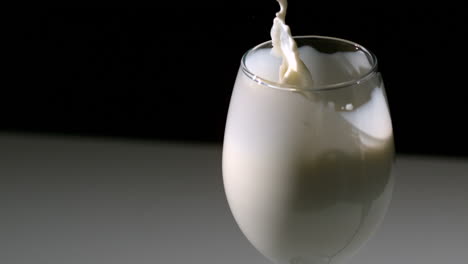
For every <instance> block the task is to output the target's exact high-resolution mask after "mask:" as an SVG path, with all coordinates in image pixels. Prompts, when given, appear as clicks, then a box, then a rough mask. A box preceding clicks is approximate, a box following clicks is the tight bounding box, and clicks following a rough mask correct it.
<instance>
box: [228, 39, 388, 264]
mask: <svg viewBox="0 0 468 264" xmlns="http://www.w3.org/2000/svg"><path fill="white" fill-rule="evenodd" d="M298 52H299V54H300V56H301V59H302V61H303V62H304V64H305V65H306V66H307V68H308V69H309V70H310V71H311V75H312V76H314V83H315V84H317V85H320V84H323V83H339V82H342V81H344V80H349V79H355V78H356V77H357V76H360V75H361V74H362V73H363V72H366V71H368V70H369V68H370V67H371V66H370V63H369V61H368V58H367V57H366V55H365V54H364V53H362V52H359V51H357V52H341V53H334V54H324V53H320V52H318V51H316V50H315V49H313V48H311V47H301V48H299V50H298ZM281 63H282V61H281V58H278V57H275V56H273V55H272V54H271V50H270V49H261V50H257V51H255V52H254V53H253V54H251V55H249V56H248V57H247V61H246V66H247V67H248V68H249V69H250V71H251V72H254V73H256V74H257V75H258V76H262V77H263V78H265V79H268V80H271V81H274V82H278V81H279V78H280V77H279V76H280V74H279V71H280V70H279V68H280V65H281ZM392 158H393V136H392V127H391V121H390V115H389V112H388V108H387V103H386V100H385V96H384V88H383V85H382V83H380V81H379V79H378V78H371V79H369V80H367V81H364V82H362V83H361V84H359V85H357V86H356V88H345V89H338V90H335V91H328V92H324V93H320V94H319V93H318V94H314V98H313V99H310V98H309V97H308V96H304V94H301V93H297V92H288V91H283V90H278V89H273V88H268V87H265V86H262V85H260V84H258V83H257V82H254V81H252V80H251V79H249V77H247V76H246V75H245V74H244V73H243V72H242V71H239V74H238V77H237V81H236V84H235V86H234V91H233V95H232V98H231V105H230V108H229V114H228V120H227V124H226V132H225V139H224V149H223V177H224V184H225V190H226V195H227V198H228V202H229V205H230V207H231V210H232V213H233V215H234V217H235V219H236V221H237V223H238V224H239V226H240V228H241V230H242V231H243V233H244V234H245V235H246V237H247V238H248V239H249V240H250V242H251V243H252V244H253V245H254V246H255V247H256V248H257V249H258V250H259V251H260V252H262V253H263V254H264V255H265V256H267V257H268V258H270V259H271V260H273V261H274V262H276V263H295V261H302V262H297V263H341V261H342V260H343V259H346V258H347V257H349V256H350V255H352V254H353V253H354V252H355V251H356V250H357V248H358V247H360V246H361V245H362V244H363V242H364V241H365V240H367V238H368V237H369V236H370V234H371V233H372V232H373V230H374V229H375V228H376V226H377V224H378V223H379V222H380V220H381V219H382V217H383V215H384V213H385V210H386V208H387V205H388V203H389V201H390V196H391V189H392V183H393V178H392V177H391V175H390V170H391V163H392Z"/></svg>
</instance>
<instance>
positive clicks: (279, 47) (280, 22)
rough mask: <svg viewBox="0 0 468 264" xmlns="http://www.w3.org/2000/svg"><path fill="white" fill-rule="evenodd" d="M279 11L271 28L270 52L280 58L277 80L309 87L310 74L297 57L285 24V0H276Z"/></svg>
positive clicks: (297, 53)
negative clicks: (271, 46)
mask: <svg viewBox="0 0 468 264" xmlns="http://www.w3.org/2000/svg"><path fill="white" fill-rule="evenodd" d="M277 1H278V3H279V5H280V11H279V12H278V13H276V18H275V19H274V20H273V27H272V28H271V33H270V34H271V40H272V43H273V49H272V53H273V54H274V55H275V56H277V57H279V58H282V63H281V66H280V68H279V69H280V71H279V82H280V83H284V84H290V85H295V86H298V87H310V86H311V85H312V84H313V81H312V76H310V72H309V70H308V69H307V67H306V66H305V65H304V63H303V62H302V60H301V59H300V58H299V52H298V50H297V45H296V42H295V41H294V39H293V38H292V36H291V30H290V29H289V26H288V25H286V22H285V20H286V9H287V7H288V2H287V1H286V0H277Z"/></svg>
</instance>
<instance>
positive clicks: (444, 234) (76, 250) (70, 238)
mask: <svg viewBox="0 0 468 264" xmlns="http://www.w3.org/2000/svg"><path fill="white" fill-rule="evenodd" d="M395 173H396V176H397V178H396V179H397V183H396V185H395V192H394V198H393V201H392V204H391V206H390V209H389V211H388V214H387V217H386V219H385V221H384V222H383V224H382V225H381V227H380V229H379V231H378V232H377V233H376V235H375V236H374V237H373V238H372V239H371V240H370V241H369V242H368V243H367V245H365V246H364V247H363V248H362V250H361V251H360V252H359V253H358V254H357V255H356V256H355V257H354V259H353V261H352V262H351V263H350V264H377V263H378V264H395V263H411V264H419V263H420V264H441V263H447V264H466V263H467V262H466V261H467V259H468V160H466V159H464V160H461V159H459V160H455V159H443V158H428V157H410V156H399V157H398V159H397V163H396V169H395ZM0 263H2V264H20V263H21V264H29V263H31V264H32V263H34V264H46V263H47V264H78V263H79V264H85V263H86V264H94V263H96V264H97V263H99V264H107V263H109V264H111V263H112V264H124V263H125V264H128V263H132V264H150V263H151V264H155V263H161V264H162V263H164V264H167V263H177V264H179V263H190V264H198V263H200V264H210V263H216V264H220V263H222V264H234V263H235V264H243V263H246V264H247V263H248V264H267V263H269V262H268V261H267V260H265V259H264V258H263V257H262V256H261V255H260V254H259V253H257V251H256V250H255V249H254V248H253V247H252V246H251V245H250V244H249V243H248V242H247V240H246V239H245V238H244V237H243V235H242V234H241V232H240V230H239V229H238V227H237V226H236V224H235V222H234V220H233V218H232V216H231V213H230V211H229V208H228V205H227V202H226V199H225V197H224V191H223V186H222V176H221V147H220V146H218V145H201V144H199V145H197V144H188V145H187V144H169V143H161V142H159V143H158V142H144V141H141V142H130V141H112V140H96V139H93V140H91V139H76V138H75V139H66V138H53V137H37V136H34V137H32V136H17V135H5V134H3V135H0Z"/></svg>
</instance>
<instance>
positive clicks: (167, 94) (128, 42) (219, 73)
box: [0, 0, 468, 157]
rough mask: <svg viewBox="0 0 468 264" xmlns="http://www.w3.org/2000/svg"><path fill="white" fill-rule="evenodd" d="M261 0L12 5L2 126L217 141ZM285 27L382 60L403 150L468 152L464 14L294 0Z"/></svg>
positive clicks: (264, 17) (266, 15)
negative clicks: (243, 0)
mask: <svg viewBox="0 0 468 264" xmlns="http://www.w3.org/2000/svg"><path fill="white" fill-rule="evenodd" d="M192 3H193V2H192ZM255 3H256V4H255V5H252V4H251V3H250V4H249V5H244V7H243V8H239V7H238V6H239V5H238V4H236V6H233V4H232V3H230V1H226V2H222V1H220V2H219V3H218V4H216V5H208V4H206V3H205V4H203V5H202V6H198V7H196V6H195V5H192V4H191V5H190V6H189V5H186V4H183V3H182V2H179V3H178V4H175V5H174V6H171V7H159V8H152V9H149V8H147V9H61V10H55V9H47V10H38V9H34V10H16V11H14V12H12V13H11V16H10V17H9V18H10V20H9V21H10V22H9V25H8V27H7V28H8V30H7V31H5V32H4V36H5V37H4V42H5V43H7V44H8V45H7V46H8V47H7V48H4V50H3V54H4V66H6V67H5V68H6V70H4V81H3V85H2V89H1V90H2V96H1V97H0V100H1V101H0V110H1V112H0V113H1V114H0V117H1V126H0V131H8V132H32V133H42V134H44V133H45V134H50V133H52V134H66V135H78V136H99V137H125V138H138V139H150V140H175V141H197V142H218V143H221V142H222V137H223V131H224V123H225V118H226V114H227V109H228V105H229V99H230V94H231V91H232V87H233V84H234V80H235V77H236V73H237V70H238V67H239V63H240V58H241V56H242V55H243V53H244V52H245V51H246V50H247V49H249V48H251V47H252V46H254V45H256V44H258V43H260V42H263V41H266V40H268V39H269V38H270V36H269V30H270V27H271V24H272V20H273V18H274V15H275V12H276V11H278V5H277V4H276V3H275V1H273V0H271V1H263V2H260V1H258V2H255ZM158 12H160V15H158ZM287 23H288V24H289V25H290V27H291V30H292V33H293V34H294V35H311V34H313V35H328V36H335V37H340V38H345V39H349V40H352V41H355V42H357V43H359V44H362V45H363V46H365V47H367V48H368V49H369V50H371V51H373V52H374V53H375V54H376V55H377V57H378V59H379V67H380V71H381V72H382V74H383V77H384V81H385V83H386V89H387V94H388V99H389V103H390V108H391V113H392V119H393V126H394V133H395V140H396V147H397V151H398V152H400V153H413V154H436V155H451V156H463V157H468V146H467V140H466V136H467V134H468V129H467V128H466V123H467V120H468V115H467V114H468V110H467V108H468V97H467V96H466V95H465V94H467V93H466V89H467V88H468V87H467V86H468V82H467V81H466V80H467V79H466V77H467V76H468V74H467V73H466V70H467V67H466V65H465V63H466V50H467V49H468V44H467V42H465V39H466V37H467V31H466V26H465V24H466V10H463V9H457V8H440V7H438V8H433V9H428V8H418V9H411V8H406V9H405V8H401V7H400V8H398V9H394V8H390V7H385V8H379V7H376V6H374V5H370V6H367V7H364V5H356V6H352V7H342V6H338V5H336V6H333V5H331V6H329V7H327V9H326V8H324V7H319V6H318V5H316V4H315V3H313V2H310V1H297V0H296V1H290V4H289V9H288V15H287Z"/></svg>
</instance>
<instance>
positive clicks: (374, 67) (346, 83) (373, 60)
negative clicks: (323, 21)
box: [241, 35, 377, 92]
mask: <svg viewBox="0 0 468 264" xmlns="http://www.w3.org/2000/svg"><path fill="white" fill-rule="evenodd" d="M293 39H294V40H297V39H326V40H333V41H337V42H342V43H346V44H350V45H352V46H354V47H355V48H356V49H357V50H361V51H363V52H364V53H365V54H366V55H367V56H368V57H369V58H371V63H372V67H371V68H370V69H369V70H368V71H366V72H364V73H362V74H360V75H359V77H358V78H353V79H350V80H348V81H344V82H338V83H330V84H326V85H318V86H314V87H313V88H301V87H298V86H294V85H290V84H282V83H278V82H274V81H270V80H268V79H265V78H263V77H261V76H258V75H256V74H254V73H253V72H251V71H250V70H249V68H248V67H247V65H246V59H247V56H248V55H249V54H251V53H252V52H253V51H255V50H258V49H260V48H261V47H263V46H265V45H267V44H270V43H271V42H272V41H271V40H268V41H265V42H262V43H260V44H258V45H256V46H255V47H253V48H250V49H249V50H247V51H246V52H245V53H244V55H243V56H242V59H241V68H242V72H243V73H244V74H245V75H247V77H248V78H250V79H251V80H253V81H255V82H257V83H258V84H260V85H261V86H265V87H268V88H274V89H279V90H283V91H292V92H298V91H309V92H323V91H328V90H336V89H342V88H346V87H351V86H354V85H357V84H360V83H361V82H363V81H366V80H368V79H370V78H371V77H372V76H373V75H374V74H376V73H377V57H376V56H375V54H374V53H372V52H370V51H369V50H368V49H366V48H365V47H364V46H362V45H360V44H357V43H355V42H353V41H350V40H346V39H342V38H336V37H328V36H320V35H303V36H293Z"/></svg>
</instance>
